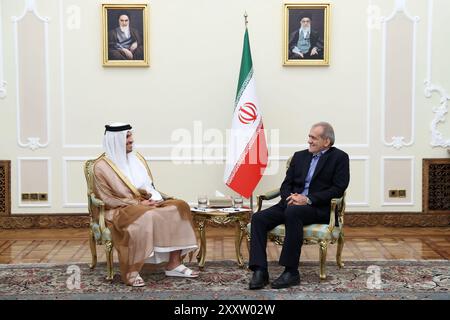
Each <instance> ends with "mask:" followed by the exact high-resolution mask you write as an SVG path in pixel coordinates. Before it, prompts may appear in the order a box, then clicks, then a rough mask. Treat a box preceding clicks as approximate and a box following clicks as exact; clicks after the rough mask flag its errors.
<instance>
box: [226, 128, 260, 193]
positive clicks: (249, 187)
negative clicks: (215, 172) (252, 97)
mask: <svg viewBox="0 0 450 320" xmlns="http://www.w3.org/2000/svg"><path fill="white" fill-rule="evenodd" d="M255 133H257V135H258V136H257V137H256V139H252V140H253V143H252V144H251V145H249V146H248V148H246V151H247V153H246V155H245V158H244V159H243V161H242V162H241V163H240V164H239V165H238V168H237V169H235V170H236V172H235V174H234V176H233V180H231V181H229V182H228V183H227V186H229V187H230V188H231V189H233V190H234V191H236V192H237V193H239V194H240V195H242V196H243V197H245V198H249V197H250V196H251V195H252V192H253V190H255V188H256V186H257V185H258V182H259V180H261V178H262V176H263V173H264V169H265V168H266V167H267V158H268V152H267V143H266V136H265V134H264V126H263V125H261V127H260V128H259V129H258V130H257V132H255Z"/></svg>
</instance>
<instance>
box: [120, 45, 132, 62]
mask: <svg viewBox="0 0 450 320" xmlns="http://www.w3.org/2000/svg"><path fill="white" fill-rule="evenodd" d="M122 52H123V53H125V55H126V56H127V58H128V59H130V60H132V59H133V53H131V51H130V50H128V49H125V48H122Z"/></svg>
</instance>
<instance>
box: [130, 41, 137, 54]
mask: <svg viewBox="0 0 450 320" xmlns="http://www.w3.org/2000/svg"><path fill="white" fill-rule="evenodd" d="M137 46H138V44H137V41H135V42H133V44H132V45H131V47H130V49H129V50H130V51H131V52H134V50H136V48H137Z"/></svg>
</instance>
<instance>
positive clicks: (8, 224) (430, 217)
mask: <svg viewBox="0 0 450 320" xmlns="http://www.w3.org/2000/svg"><path fill="white" fill-rule="evenodd" d="M89 222H90V217H89V216H88V215H86V214H78V215H75V214H73V215H58V214H55V215H53V214H52V215H22V214H17V215H12V216H8V217H2V216H0V229H63V228H85V229H87V228H89ZM449 225H450V214H448V213H441V214H425V213H421V212H402V213H385V212H348V213H346V214H345V226H346V227H375V226H384V227H396V228H397V227H398V228H402V227H448V226H449ZM230 227H232V226H231V225H230Z"/></svg>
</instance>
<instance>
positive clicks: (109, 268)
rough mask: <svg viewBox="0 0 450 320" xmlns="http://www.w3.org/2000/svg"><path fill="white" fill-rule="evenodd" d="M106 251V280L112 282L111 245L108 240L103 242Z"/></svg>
mask: <svg viewBox="0 0 450 320" xmlns="http://www.w3.org/2000/svg"><path fill="white" fill-rule="evenodd" d="M105 251H106V271H107V275H106V280H112V279H113V278H114V263H113V257H114V254H113V245H112V242H111V241H110V240H107V241H105Z"/></svg>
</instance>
